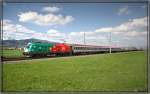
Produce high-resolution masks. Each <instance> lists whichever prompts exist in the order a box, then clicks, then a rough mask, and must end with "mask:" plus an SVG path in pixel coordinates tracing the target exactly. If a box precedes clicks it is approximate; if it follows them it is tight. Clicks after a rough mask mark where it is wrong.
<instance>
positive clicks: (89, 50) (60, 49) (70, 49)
mask: <svg viewBox="0 0 150 94" xmlns="http://www.w3.org/2000/svg"><path fill="white" fill-rule="evenodd" d="M136 50H137V49H135V48H132V49H131V48H130V49H126V48H121V47H111V52H125V51H136ZM106 52H110V47H109V46H93V45H80V44H67V43H56V44H52V43H42V42H29V43H28V44H27V45H26V47H25V48H24V51H23V55H25V56H31V57H34V56H47V55H56V56H57V55H63V56H64V55H78V54H95V53H106Z"/></svg>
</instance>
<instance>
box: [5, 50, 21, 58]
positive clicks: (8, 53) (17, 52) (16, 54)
mask: <svg viewBox="0 0 150 94" xmlns="http://www.w3.org/2000/svg"><path fill="white" fill-rule="evenodd" d="M3 56H4V57H23V54H22V51H21V50H15V49H14V50H6V49H5V50H3Z"/></svg>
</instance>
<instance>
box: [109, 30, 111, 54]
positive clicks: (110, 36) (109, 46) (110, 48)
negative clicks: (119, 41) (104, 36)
mask: <svg viewBox="0 0 150 94" xmlns="http://www.w3.org/2000/svg"><path fill="white" fill-rule="evenodd" d="M109 53H110V54H111V31H110V35H109Z"/></svg>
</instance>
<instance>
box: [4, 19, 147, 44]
mask: <svg viewBox="0 0 150 94" xmlns="http://www.w3.org/2000/svg"><path fill="white" fill-rule="evenodd" d="M147 20H148V18H147V17H142V18H136V19H132V20H131V19H130V20H128V21H127V22H124V23H122V24H120V25H118V26H114V27H102V28H97V29H95V30H89V31H84V30H82V31H77V32H75V31H74V32H70V33H66V32H60V31H58V30H57V29H49V30H47V32H46V33H42V32H37V31H34V30H31V29H28V28H27V27H25V26H22V25H20V24H13V22H12V21H10V20H4V21H3V24H4V25H3V29H4V32H3V33H4V34H3V35H4V39H11V38H14V39H26V38H37V39H43V40H50V41H56V42H63V41H64V40H65V41H66V42H67V43H75V44H84V34H85V40H86V44H88V45H106V46H107V45H109V34H110V33H109V32H111V34H112V45H122V46H127V45H129V44H132V45H135V46H144V45H146V43H147V42H146V40H147V39H146V38H147Z"/></svg>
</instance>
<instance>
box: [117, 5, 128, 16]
mask: <svg viewBox="0 0 150 94" xmlns="http://www.w3.org/2000/svg"><path fill="white" fill-rule="evenodd" d="M129 13H130V11H129V7H128V6H122V7H121V8H120V9H119V10H118V13H117V14H118V15H122V14H126V15H127V14H129Z"/></svg>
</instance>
